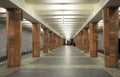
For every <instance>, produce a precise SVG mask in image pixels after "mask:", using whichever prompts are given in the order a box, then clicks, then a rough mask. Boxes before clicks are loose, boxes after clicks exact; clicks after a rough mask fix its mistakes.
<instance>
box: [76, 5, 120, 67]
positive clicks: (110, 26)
mask: <svg viewBox="0 0 120 77" xmlns="http://www.w3.org/2000/svg"><path fill="white" fill-rule="evenodd" d="M118 15H119V14H118V7H108V8H104V9H103V11H102V18H103V23H104V28H103V35H104V39H103V40H104V55H105V58H104V62H105V66H106V67H111V68H115V67H118V29H119V28H118V27H119V20H118V17H119V16H118ZM74 40H75V43H76V47H77V48H79V49H81V50H83V51H84V52H89V53H90V57H97V52H98V22H90V23H89V28H85V29H83V31H81V32H80V33H79V34H78V35H77V36H76V37H75V39H74Z"/></svg>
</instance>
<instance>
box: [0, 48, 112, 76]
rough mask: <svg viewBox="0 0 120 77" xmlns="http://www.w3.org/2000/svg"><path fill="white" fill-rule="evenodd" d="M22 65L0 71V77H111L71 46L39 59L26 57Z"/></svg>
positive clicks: (58, 49)
mask: <svg viewBox="0 0 120 77" xmlns="http://www.w3.org/2000/svg"><path fill="white" fill-rule="evenodd" d="M24 63H25V64H24ZM23 64H24V65H22V66H21V67H18V68H5V69H4V71H3V70H2V71H0V77H113V76H112V74H111V73H110V72H108V71H106V70H105V69H104V68H103V67H101V66H99V65H98V63H97V62H96V61H94V60H92V59H91V58H90V57H89V56H87V55H86V54H84V53H83V52H82V51H80V50H79V49H77V48H75V47H73V46H62V47H60V48H57V49H55V50H53V51H51V52H49V53H47V54H44V55H42V56H41V57H40V58H32V57H28V58H27V59H26V60H24V61H23Z"/></svg>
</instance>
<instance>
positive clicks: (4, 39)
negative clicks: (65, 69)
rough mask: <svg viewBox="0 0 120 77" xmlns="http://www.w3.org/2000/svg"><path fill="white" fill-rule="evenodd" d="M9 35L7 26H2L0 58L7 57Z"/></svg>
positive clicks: (0, 31) (0, 26) (0, 29)
mask: <svg viewBox="0 0 120 77" xmlns="http://www.w3.org/2000/svg"><path fill="white" fill-rule="evenodd" d="M6 46H7V34H6V25H5V24H0V57H1V56H5V55H6Z"/></svg>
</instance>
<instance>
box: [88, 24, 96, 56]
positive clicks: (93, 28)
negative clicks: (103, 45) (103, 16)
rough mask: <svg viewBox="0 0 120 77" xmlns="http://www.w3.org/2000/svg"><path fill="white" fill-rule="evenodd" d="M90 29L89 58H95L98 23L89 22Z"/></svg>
mask: <svg viewBox="0 0 120 77" xmlns="http://www.w3.org/2000/svg"><path fill="white" fill-rule="evenodd" d="M89 28H90V56H91V57H97V51H98V33H97V32H98V23H97V22H91V23H90V24H89Z"/></svg>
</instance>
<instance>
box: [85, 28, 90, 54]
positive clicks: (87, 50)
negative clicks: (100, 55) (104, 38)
mask: <svg viewBox="0 0 120 77" xmlns="http://www.w3.org/2000/svg"><path fill="white" fill-rule="evenodd" d="M84 52H89V38H88V29H87V28H85V29H84Z"/></svg>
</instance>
